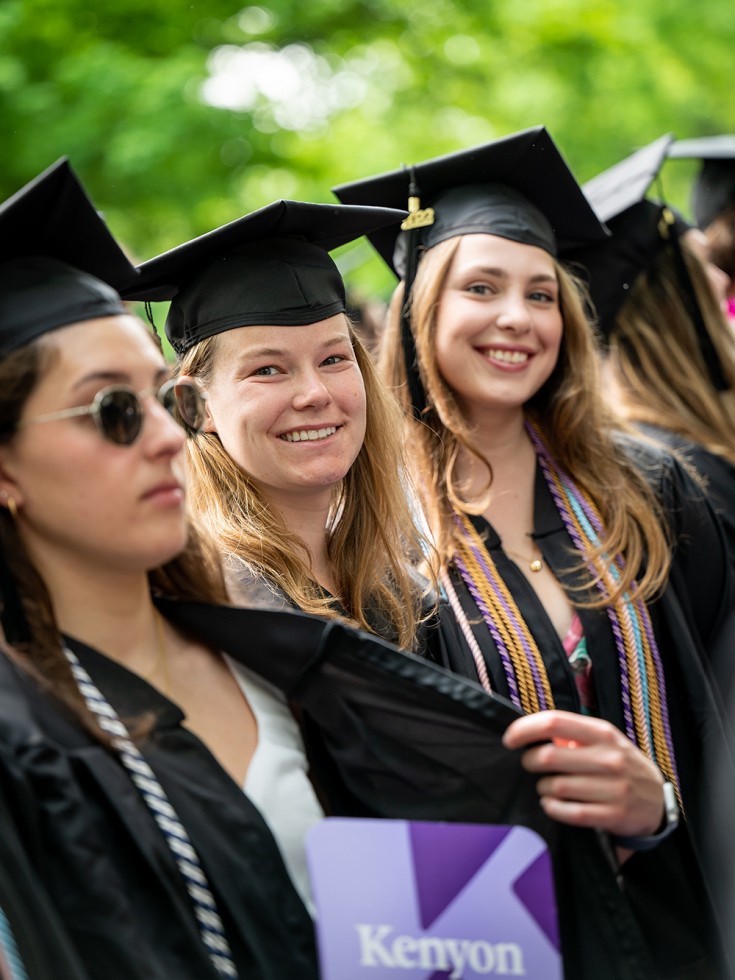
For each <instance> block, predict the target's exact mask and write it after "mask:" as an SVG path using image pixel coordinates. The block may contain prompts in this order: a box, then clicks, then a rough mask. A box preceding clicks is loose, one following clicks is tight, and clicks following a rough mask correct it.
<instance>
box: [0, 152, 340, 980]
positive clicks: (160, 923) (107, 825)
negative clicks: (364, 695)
mask: <svg viewBox="0 0 735 980" xmlns="http://www.w3.org/2000/svg"><path fill="white" fill-rule="evenodd" d="M0 228H1V229H2V240H3V242H4V243H8V242H12V250H13V256H12V257H11V256H9V255H8V251H7V245H5V246H4V249H5V250H4V252H3V253H2V255H0V259H2V261H0V504H1V505H2V511H1V512H0V557H2V565H3V568H2V573H3V574H2V594H3V621H4V626H5V631H6V636H7V639H8V641H9V642H10V643H12V644H13V647H12V648H9V649H8V655H7V656H2V657H0V690H1V691H2V694H3V698H2V710H0V778H1V779H2V786H3V789H4V790H5V791H6V793H7V800H8V807H9V810H10V813H11V816H12V818H13V820H14V822H15V825H16V827H17V831H18V835H19V837H21V838H22V841H23V844H24V846H25V847H26V849H27V853H28V855H29V857H30V859H31V860H32V861H33V863H34V865H35V866H36V868H37V870H38V872H39V874H40V875H41V876H42V879H43V883H44V885H45V886H46V888H47V889H48V891H49V894H50V896H51V899H52V900H53V902H54V905H55V908H56V910H57V912H58V913H59V915H60V916H61V918H62V920H63V926H64V928H65V930H66V932H67V934H68V936H69V939H70V940H71V943H72V945H73V946H74V948H75V950H76V952H77V953H78V955H79V957H80V960H81V961H82V963H83V965H84V968H85V970H86V971H88V973H89V976H90V977H96V978H100V980H101V978H105V980H110V978H119V980H132V978H140V980H152V978H160V980H171V978H174V977H176V978H187V977H191V978H197V980H199V978H205V977H218V976H219V977H238V976H239V977H241V978H242V977H252V978H255V977H258V978H261V977H263V978H265V977H270V978H283V980H286V978H292V977H316V975H317V970H316V962H315V950H314V939H313V932H312V926H311V921H310V918H309V915H308V913H307V911H306V909H305V907H304V904H303V901H302V900H301V898H300V897H299V895H298V893H297V891H296V890H295V888H294V886H293V884H292V881H291V878H290V877H289V874H288V872H287V870H286V866H285V865H284V859H283V858H282V856H281V850H282V851H283V852H284V853H288V852H289V840H288V837H289V834H290V835H291V836H292V837H294V838H299V839H300V840H302V839H303V834H304V833H305V829H306V827H308V826H309V825H310V824H311V823H313V822H314V821H315V820H316V819H318V818H319V817H320V816H321V812H322V811H321V808H320V807H319V804H318V803H317V801H316V798H315V795H314V792H313V790H312V789H311V785H310V784H309V782H308V780H307V779H306V775H305V768H306V764H305V760H304V757H303V748H302V747H301V746H300V736H298V732H297V731H296V727H295V723H294V722H293V719H292V718H291V716H290V715H289V714H288V712H287V710H286V709H285V706H284V705H282V704H281V702H279V701H278V700H277V699H276V698H275V697H273V696H272V695H270V694H269V693H268V691H267V690H265V688H262V689H261V687H259V685H258V681H257V678H255V679H253V680H252V683H251V684H250V685H249V687H248V696H247V697H245V696H244V694H243V687H242V683H241V680H242V678H241V676H240V674H236V673H235V672H234V671H233V670H232V669H230V666H229V664H228V662H227V661H226V660H225V657H224V656H223V655H222V654H220V653H218V652H217V650H218V647H217V646H214V645H213V644H212V643H211V642H208V641H207V639H206V637H202V638H197V637H195V636H194V635H192V634H191V633H190V632H187V631H186V630H184V629H182V628H179V627H177V626H176V625H175V622H174V619H173V614H172V613H169V612H164V611H159V609H158V608H157V606H156V604H155V602H154V599H153V593H160V594H165V595H166V596H168V597H169V599H170V600H171V599H174V600H176V599H177V600H179V605H181V606H182V607H185V606H186V603H185V602H184V601H183V600H187V599H192V598H196V599H197V600H200V601H209V602H218V601H223V600H224V598H225V590H224V585H223V582H222V580H221V577H220V574H219V572H218V566H217V564H216V562H215V561H212V560H210V558H211V556H209V557H208V554H207V552H206V550H205V549H204V546H203V545H202V544H201V543H200V541H199V539H198V538H197V536H196V535H195V534H194V533H193V532H192V531H191V529H190V528H189V526H188V521H187V517H186V512H185V499H184V485H183V473H182V450H183V446H184V442H185V438H186V437H185V433H184V431H183V429H182V427H181V425H179V424H178V423H177V421H175V420H174V419H173V418H172V416H171V413H172V412H173V413H174V414H175V415H177V416H180V417H181V418H180V420H183V418H184V417H185V418H186V421H187V422H188V424H189V425H190V426H191V427H192V428H194V429H196V428H197V427H198V426H199V425H200V424H201V421H202V419H203V406H202V403H201V399H200V396H199V394H198V391H197V389H196V387H195V386H194V385H193V384H191V383H187V382H181V383H179V384H178V385H176V386H174V385H173V384H172V383H171V381H170V380H169V371H168V369H167V366H166V364H165V362H164V359H163V357H162V355H161V352H160V349H159V346H158V344H157V342H156V340H154V338H153V336H152V335H151V334H150V332H149V331H148V329H147V328H146V327H145V326H144V325H143V324H142V323H141V322H140V321H139V320H137V319H136V318H134V317H132V316H130V315H129V314H128V312H127V310H126V308H125V306H124V305H123V303H122V302H121V300H120V299H119V296H118V294H117V293H116V292H115V290H114V289H112V288H111V286H109V285H108V283H116V284H118V285H122V284H123V283H124V282H125V281H126V280H128V279H129V278H130V277H132V276H133V275H134V270H133V268H132V267H131V266H130V264H129V263H128V261H127V259H126V258H125V257H124V255H123V254H122V252H121V251H120V250H119V247H118V246H117V244H116V243H115V241H114V239H112V237H111V236H110V234H109V232H108V231H107V229H106V228H105V226H104V224H103V223H102V221H101V220H100V219H99V217H98V216H97V215H96V212H95V211H94V208H93V206H92V205H91V203H90V202H89V200H88V199H87V198H86V195H85V194H84V192H83V190H82V189H81V187H80V185H79V184H78V182H77V181H76V180H75V178H74V176H73V174H72V173H71V171H70V170H69V168H68V166H67V165H66V164H64V163H62V164H59V165H57V166H55V167H53V168H51V169H50V170H49V171H47V172H46V173H45V174H43V175H41V177H40V178H38V179H37V180H36V181H34V182H32V184H30V185H28V186H27V187H26V188H24V189H23V190H22V191H21V192H19V193H18V194H17V195H16V196H15V197H14V198H12V199H10V200H9V201H8V202H6V203H5V204H4V205H3V206H2V207H1V208H0ZM6 563H7V567H6ZM174 606H176V603H174ZM242 673H243V674H244V673H246V671H244V670H243V672H242ZM255 704H257V706H258V708H257V710H258V713H259V714H258V716H257V720H256V710H255V709H254V707H253V705H255ZM274 735H275V737H274ZM269 741H270V742H272V743H274V744H272V745H269V744H268V743H269ZM279 747H282V751H281V756H280V758H279V760H274V755H273V753H274V752H278V751H279ZM143 749H144V751H143ZM271 750H272V751H271ZM289 753H290V754H289ZM294 759H295V760H296V761H295V762H294ZM278 762H280V765H281V769H280V770H277V769H274V768H273V766H275V765H276V764H277V763H278ZM256 767H260V769H265V770H267V771H266V773H265V775H264V774H263V773H261V774H260V776H259V780H260V785H261V786H262V785H263V784H264V783H270V784H272V785H271V793H270V797H269V799H268V798H265V797H268V793H264V798H262V799H261V801H260V805H259V808H257V809H256V806H255V805H254V804H253V803H252V802H251V799H250V798H249V797H248V795H246V793H244V792H243V786H244V784H245V782H246V775H247V773H248V770H249V769H251V768H256ZM276 771H279V772H283V773H285V775H283V776H282V777H280V776H279V778H276V776H275V772H276ZM269 777H270V778H269ZM261 811H262V812H264V813H266V818H267V819H271V816H272V820H271V824H275V825H277V830H276V833H277V834H278V833H281V838H280V849H279V846H278V845H277V843H276V840H275V839H274V836H273V833H272V832H271V829H269V826H268V824H267V823H266V819H264V816H263V815H262V812H261ZM279 811H285V812H286V813H287V814H289V816H288V818H287V819H283V818H282V819H281V821H280V824H279V823H278V815H279ZM292 850H293V849H292ZM301 860H302V861H303V857H302V858H301ZM293 874H294V877H298V873H297V871H293Z"/></svg>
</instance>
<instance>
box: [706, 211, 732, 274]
mask: <svg viewBox="0 0 735 980" xmlns="http://www.w3.org/2000/svg"><path fill="white" fill-rule="evenodd" d="M704 233H705V235H706V236H707V244H708V245H709V250H710V257H711V259H712V261H713V262H714V263H715V265H718V266H719V267H720V268H721V269H722V271H723V272H726V273H727V274H728V276H729V277H730V278H731V279H732V280H734V281H735V205H731V206H730V207H729V208H728V209H727V210H726V211H723V212H722V214H719V215H718V216H717V217H716V218H715V219H714V221H713V222H712V223H711V224H710V225H708V226H707V228H706V229H705V232H704Z"/></svg>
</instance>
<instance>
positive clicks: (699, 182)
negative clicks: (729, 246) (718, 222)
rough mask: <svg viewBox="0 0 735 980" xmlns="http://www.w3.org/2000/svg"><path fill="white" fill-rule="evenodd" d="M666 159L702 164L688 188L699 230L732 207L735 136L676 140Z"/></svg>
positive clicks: (734, 189)
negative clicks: (694, 161) (699, 162)
mask: <svg viewBox="0 0 735 980" xmlns="http://www.w3.org/2000/svg"><path fill="white" fill-rule="evenodd" d="M669 156H670V157H671V158H672V159H679V160H684V159H694V160H701V161H702V167H701V169H700V171H699V173H698V174H697V177H696V179H695V181H694V184H693V186H692V211H693V212H694V215H695V217H696V219H697V224H698V225H699V227H700V228H707V226H708V225H710V224H712V222H713V221H714V220H715V218H716V217H717V216H718V215H719V214H721V213H722V212H723V211H725V210H726V209H727V208H729V207H733V206H735V135H722V136H703V137H701V138H700V139H690V140H677V142H676V143H674V145H673V146H672V147H671V150H670V152H669Z"/></svg>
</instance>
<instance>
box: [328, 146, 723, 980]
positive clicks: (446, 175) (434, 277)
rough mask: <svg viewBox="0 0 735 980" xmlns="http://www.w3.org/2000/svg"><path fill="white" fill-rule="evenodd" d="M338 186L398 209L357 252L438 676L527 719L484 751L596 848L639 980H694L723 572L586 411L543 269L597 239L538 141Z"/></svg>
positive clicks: (601, 421) (711, 546) (606, 427)
mask: <svg viewBox="0 0 735 980" xmlns="http://www.w3.org/2000/svg"><path fill="white" fill-rule="evenodd" d="M336 193H337V196H338V197H339V198H340V199H341V200H342V201H344V202H347V203H363V204H367V203H372V204H377V203H381V204H386V205H390V206H397V205H398V203H399V202H400V201H405V200H407V199H408V200H409V207H410V209H411V215H410V216H409V219H408V220H407V221H406V223H405V227H404V230H403V231H402V232H401V233H400V234H399V235H398V236H396V235H395V234H393V235H392V236H390V235H388V234H384V233H381V232H377V233H375V234H374V235H372V236H371V238H372V240H373V242H374V244H375V245H376V247H377V248H378V250H379V252H380V254H381V256H382V257H383V258H384V259H385V260H386V261H387V262H388V264H390V265H391V267H392V268H394V269H395V270H396V271H397V272H398V273H399V275H400V276H401V278H402V279H404V282H403V283H401V285H399V287H398V289H397V291H396V295H395V297H394V300H393V304H392V308H391V315H390V317H389V322H388V325H387V327H386V332H385V335H384V344H383V348H382V351H381V364H382V366H383V369H384V370H385V372H386V376H387V377H389V378H390V379H391V380H392V382H393V384H394V385H395V386H396V387H397V389H398V390H399V392H400V393H401V395H402V397H403V399H404V405H405V407H406V410H407V411H406V416H407V420H406V439H407V443H408V444H409V445H410V447H411V449H412V451H413V455H414V464H415V467H416V471H417V473H418V479H417V484H418V486H419V487H420V488H421V491H422V499H423V502H424V506H425V509H426V513H427V519H428V521H429V524H430V526H431V529H432V531H433V533H434V539H435V542H436V548H437V553H438V556H439V561H440V568H439V570H438V572H439V574H440V576H441V580H442V584H443V586H444V588H445V590H446V593H447V595H448V597H449V598H450V600H451V602H452V605H453V608H454V610H455V612H456V614H457V617H458V620H459V622H460V623H461V625H462V628H463V631H464V634H465V637H466V639H467V647H466V648H461V647H453V648H452V649H451V651H450V660H449V661H448V666H450V667H451V668H452V669H453V670H456V671H458V672H459V673H462V674H465V675H467V676H470V677H474V678H476V679H477V680H479V682H480V683H481V684H482V685H483V687H485V688H486V689H487V690H493V691H497V692H499V693H501V694H503V695H505V696H506V697H508V698H510V699H511V700H512V701H513V702H514V703H515V704H516V705H517V706H518V707H519V708H520V709H521V710H522V711H523V712H524V713H525V715H526V717H524V718H521V719H519V720H518V721H516V722H514V723H513V724H512V725H511V726H510V727H509V729H508V730H507V732H506V735H505V744H506V745H507V746H508V747H509V748H514V749H521V750H523V763H524V765H525V766H526V767H527V768H528V769H529V770H530V771H531V772H534V773H536V774H538V777H539V781H538V784H537V785H538V793H539V804H540V806H541V808H542V809H543V810H544V811H545V812H546V814H547V815H548V816H550V817H552V818H553V819H555V820H558V821H561V822H563V823H567V824H571V825H573V826H578V827H595V828H597V829H598V831H600V833H601V836H600V840H601V841H602V842H607V843H608V845H609V846H610V854H611V858H612V860H613V862H614V863H615V862H617V863H618V864H619V869H618V873H619V874H620V875H621V880H622V881H623V882H624V883H625V895H626V896H627V898H628V899H629V900H630V901H631V902H632V903H633V906H634V909H635V914H636V918H637V920H638V927H639V928H640V931H641V935H642V936H643V937H644V939H645V942H646V943H647V944H648V947H649V950H650V952H651V955H652V957H653V960H654V961H655V963H656V967H655V970H656V971H657V972H656V973H655V975H657V976H658V975H661V976H669V975H671V976H673V975H679V974H678V971H679V970H684V973H685V975H691V976H694V975H697V976H710V975H711V974H710V971H711V970H712V969H714V967H713V965H712V964H713V963H714V962H715V961H716V958H717V954H716V952H715V950H716V944H714V943H713V942H712V941H711V938H710V935H709V926H710V920H709V918H708V912H707V899H706V897H705V894H706V893H705V891H704V888H703V882H702V879H701V876H700V873H699V871H698V870H697V868H696V861H695V859H694V857H693V853H694V852H693V848H692V843H693V840H695V839H696V838H695V837H694V836H693V835H690V832H689V829H688V828H692V830H694V831H696V829H697V827H696V819H697V816H696V815H697V807H698V798H699V785H698V784H699V779H700V767H699V761H700V759H701V756H702V753H703V751H704V747H703V745H702V742H701V740H700V736H699V732H700V731H701V730H702V725H704V724H705V718H706V717H707V713H708V711H709V710H711V711H712V712H713V713H716V708H715V707H714V702H713V701H712V700H711V698H712V692H711V690H710V688H709V685H708V683H707V680H706V678H705V677H704V672H703V668H702V660H701V655H702V650H703V645H704V644H706V643H707V642H708V641H711V640H712V638H713V636H714V634H715V632H716V630H717V628H718V626H719V623H720V621H721V618H722V616H723V615H724V613H725V611H726V609H727V608H728V605H729V602H730V586H729V578H728V565H727V561H726V554H725V551H724V548H723V546H722V540H721V536H720V532H719V528H718V526H717V524H716V522H715V520H714V518H713V516H712V514H711V512H710V511H709V510H708V509H707V506H706V504H705V503H704V501H703V499H702V496H701V493H700V492H699V490H698V488H697V487H696V486H695V485H694V484H693V483H692V482H691V480H690V479H689V478H688V476H687V474H686V473H684V472H683V471H682V470H681V468H680V467H678V465H677V464H676V463H675V461H674V460H673V459H672V458H671V457H669V456H666V455H663V454H659V453H656V452H653V451H648V450H646V449H645V448H644V447H643V446H640V445H638V444H636V443H635V442H634V441H633V440H632V439H631V438H629V437H624V436H623V435H622V434H621V433H619V432H617V431H616V427H615V421H614V418H613V416H612V415H611V413H610V412H609V410H608V409H607V408H606V405H605V402H604V400H603V397H602V390H601V383H600V372H599V364H598V355H597V351H596V346H595V338H594V335H593V333H592V330H591V328H590V325H589V323H588V322H587V320H586V317H585V308H584V303H583V297H582V294H581V292H580V290H579V287H578V285H577V283H576V282H575V280H574V278H573V277H572V276H571V275H570V274H569V273H568V272H567V271H566V270H565V269H564V268H563V267H562V265H561V264H560V262H559V261H558V260H557V258H556V255H557V251H558V249H559V247H560V245H564V246H566V245H568V244H569V242H576V243H577V244H579V243H580V242H584V241H586V242H589V243H590V244H591V243H594V242H599V241H601V240H602V239H603V238H604V231H603V229H602V228H601V226H600V225H599V223H598V222H597V220H596V218H595V215H594V212H593V211H592V209H591V208H590V206H589V204H588V203H587V201H586V200H585V198H584V196H583V194H582V192H581V189H580V188H579V186H578V185H577V183H576V181H575V180H574V178H573V177H572V175H571V173H570V172H569V171H568V169H567V167H566V165H565V163H564V161H563V159H562V158H561V156H560V155H559V153H558V150H557V149H556V147H555V146H554V144H553V142H552V141H551V139H550V137H549V136H548V134H547V133H546V132H545V130H543V129H541V128H538V129H535V130H527V131H525V132H523V133H518V134H515V135H514V136H511V137H507V138H506V139H501V140H497V141H495V142H494V143H490V144H487V145H485V146H483V147H477V148H475V149H473V150H468V151H465V152H463V153H457V154H453V155H451V156H447V157H442V158H438V159H435V160H430V161H427V162H425V163H421V164H417V165H416V166H415V167H411V168H407V169H404V170H400V171H391V172H389V173H387V174H384V175H381V176H378V177H375V178H367V179H365V180H362V181H357V182H355V183H352V184H346V185H342V186H341V187H339V188H337V189H336ZM672 555H673V560H672ZM705 704H706V705H708V706H709V707H708V708H707V709H704V707H703V706H704V705H705ZM682 809H683V810H684V811H685V812H686V814H687V820H688V826H687V824H685V821H684V819H683V818H681V817H680V814H681V811H682ZM578 898H579V900H580V903H581V905H583V903H584V899H583V897H581V896H579V897H578ZM582 917H583V913H582ZM662 921H664V922H666V923H668V926H669V927H668V928H667V929H666V930H665V932H664V931H662V929H661V922H662ZM579 928H580V929H581V930H583V929H584V922H583V921H582V922H580V925H579ZM573 969H574V968H572V970H573ZM687 971H688V972H687ZM697 971H700V972H697Z"/></svg>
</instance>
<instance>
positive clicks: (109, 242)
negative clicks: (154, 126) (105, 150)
mask: <svg viewBox="0 0 735 980" xmlns="http://www.w3.org/2000/svg"><path fill="white" fill-rule="evenodd" d="M136 275H137V273H136V271H135V268H134V266H133V265H132V264H131V262H130V261H129V260H128V259H127V257H126V256H125V254H124V252H123V251H122V249H121V248H120V246H119V245H118V243H117V241H116V240H115V238H114V237H113V235H112V233H111V232H110V230H109V229H108V227H107V225H106V224H105V222H104V220H103V219H102V218H101V217H100V215H99V214H98V213H97V211H96V210H95V207H94V205H93V204H92V202H91V200H90V199H89V197H88V196H87V193H86V191H85V190H84V188H83V187H82V185H81V183H80V181H79V179H78V177H77V176H76V174H75V173H74V171H73V170H72V168H71V166H70V165H69V162H68V160H66V159H61V160H58V161H57V162H56V163H55V164H53V165H52V166H51V167H49V168H48V170H45V171H44V172H43V173H42V174H40V175H39V176H38V177H36V178H35V179H34V180H32V181H30V183H28V184H26V185H25V187H23V188H21V189H20V190H19V191H18V192H17V193H16V194H14V195H13V196H12V197H11V198H9V199H8V200H7V201H5V202H4V203H3V204H0V356H2V355H3V354H7V353H9V352H10V351H12V350H15V349H16V348H18V347H21V346H23V345H24V344H26V343H29V342H30V341H32V340H35V339H36V338H37V337H40V336H42V335H43V334H45V333H48V332H49V331H50V330H55V329H57V328H58V327H63V326H65V325H67V324H70V323H78V322H82V321H85V320H92V319H96V318H97V317H103V316H115V315H118V314H121V313H126V312H127V311H126V309H125V306H124V305H123V303H122V302H121V300H120V297H119V296H118V294H117V292H116V290H119V289H121V288H122V287H123V286H125V285H128V284H129V283H130V281H131V280H132V279H134V278H135V276H136Z"/></svg>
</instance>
